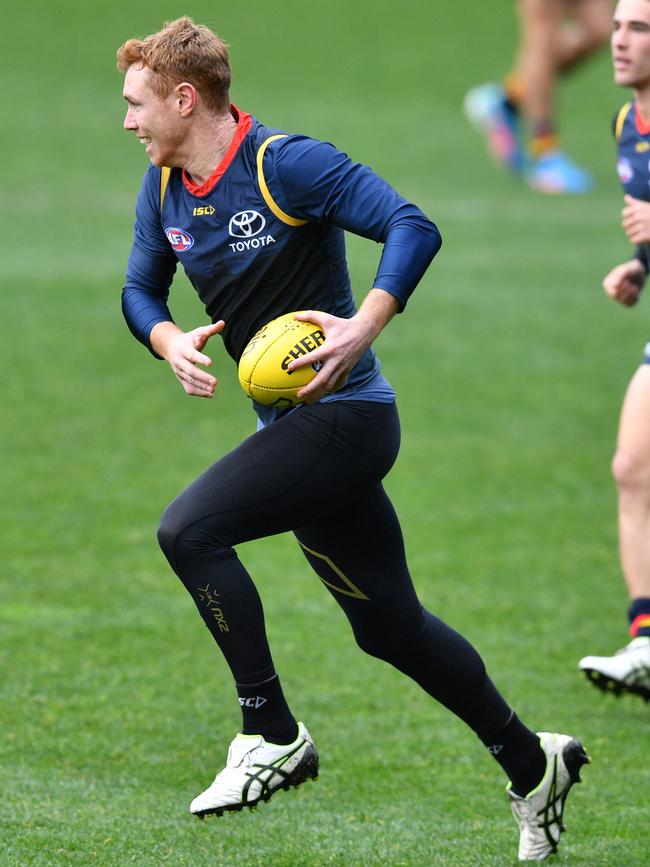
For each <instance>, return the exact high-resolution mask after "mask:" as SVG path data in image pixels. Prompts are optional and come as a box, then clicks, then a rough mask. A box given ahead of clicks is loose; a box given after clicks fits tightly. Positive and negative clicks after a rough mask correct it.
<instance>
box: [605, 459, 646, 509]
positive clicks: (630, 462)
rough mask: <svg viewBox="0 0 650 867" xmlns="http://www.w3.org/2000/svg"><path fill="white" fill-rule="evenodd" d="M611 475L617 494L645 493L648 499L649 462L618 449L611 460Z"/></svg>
mask: <svg viewBox="0 0 650 867" xmlns="http://www.w3.org/2000/svg"><path fill="white" fill-rule="evenodd" d="M612 475H613V476H614V481H615V482H616V486H617V488H618V490H619V492H621V493H623V494H625V493H630V494H632V493H645V494H646V496H647V497H648V498H650V461H648V460H647V459H645V458H641V457H639V456H638V455H634V454H632V453H631V452H629V451H625V450H623V449H618V451H617V452H616V454H615V455H614V458H613V460H612Z"/></svg>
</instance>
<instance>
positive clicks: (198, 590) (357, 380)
mask: <svg viewBox="0 0 650 867" xmlns="http://www.w3.org/2000/svg"><path fill="white" fill-rule="evenodd" d="M118 67H119V69H120V70H121V71H122V72H123V73H124V74H125V77H124V91H123V92H124V98H125V100H126V103H127V111H126V117H125V120H124V127H125V129H126V130H129V131H131V132H133V133H134V134H135V135H136V137H137V138H138V140H139V141H140V142H141V143H142V144H143V145H144V147H145V151H146V153H147V156H148V157H149V160H150V162H151V165H150V166H149V168H148V169H147V171H146V173H145V177H144V181H143V185H142V188H141V191H140V195H139V197H138V203H137V208H136V223H135V234H134V241H133V247H132V250H131V255H130V258H129V263H128V270H127V279H126V285H125V288H124V291H123V296H122V301H123V310H124V314H125V317H126V320H127V322H128V325H129V327H130V329H131V331H132V332H133V334H134V335H135V336H136V337H137V338H138V339H139V340H141V341H142V343H144V344H145V346H147V347H148V348H149V349H150V350H151V352H152V353H153V354H154V355H155V356H157V357H159V358H162V359H165V360H166V361H167V362H168V363H169V365H170V366H171V368H172V370H173V372H174V374H175V375H176V377H177V378H178V380H179V381H180V383H181V385H182V387H183V389H184V391H185V392H186V393H187V394H189V395H194V396H197V397H212V395H213V394H214V391H215V387H216V384H217V383H216V379H215V377H214V376H213V375H212V374H211V373H210V372H209V370H206V369H205V368H206V367H207V368H209V366H210V363H211V361H210V358H209V356H208V355H206V354H205V352H204V350H205V346H206V343H207V342H208V340H209V339H210V338H211V337H213V336H214V335H216V334H220V335H221V337H222V338H223V341H224V344H225V347H226V349H227V351H228V353H229V354H230V355H231V356H232V357H233V359H234V360H235V361H237V359H238V358H239V357H240V355H241V352H242V350H243V348H244V347H245V345H246V343H247V342H248V340H249V339H250V338H251V336H252V335H253V334H254V333H255V332H256V331H257V330H258V329H259V328H260V326H261V325H263V324H264V323H266V322H267V321H269V320H271V319H273V318H275V317H277V316H279V315H281V314H284V313H288V312H291V311H293V310H306V311H307V312H306V313H305V314H304V317H303V318H306V319H308V320H311V321H314V322H316V323H317V324H318V325H319V326H321V327H322V329H323V331H324V332H325V334H326V340H325V342H324V343H323V344H322V345H321V346H320V347H319V348H318V349H315V350H314V351H313V352H312V353H310V355H309V356H308V357H306V358H305V359H302V360H301V359H298V360H296V361H293V362H292V363H291V367H292V368H293V369H295V368H297V367H300V366H301V365H303V364H304V363H305V361H306V362H307V363H310V364H311V363H312V362H316V361H317V362H319V364H320V365H321V367H320V371H319V373H318V375H317V376H316V377H315V378H314V379H313V381H312V382H311V383H310V384H309V385H307V386H305V388H304V389H302V390H301V392H299V394H298V396H299V398H300V399H301V400H303V401H304V403H303V404H301V405H300V406H299V407H297V408H294V409H291V410H287V409H283V408H280V407H262V406H256V407H255V408H256V410H257V413H258V416H259V424H258V431H257V433H255V434H254V435H253V436H251V437H249V438H248V439H246V440H245V441H244V442H243V443H242V444H241V445H240V446H238V447H237V448H236V449H234V451H232V452H231V453H230V454H227V455H226V456H225V457H222V458H221V459H220V460H218V461H217V462H216V463H215V464H214V465H213V466H211V467H210V468H209V469H207V470H206V471H205V473H204V474H203V475H201V476H200V477H199V478H198V479H197V480H196V481H194V482H193V483H192V484H191V485H190V486H189V487H188V488H187V489H186V490H185V491H184V492H183V493H181V494H180V496H178V497H177V498H176V499H175V500H174V502H173V503H172V504H171V505H170V506H169V507H168V508H167V510H166V511H165V513H164V515H163V518H162V522H161V525H160V529H159V534H158V537H159V541H160V544H161V546H162V549H163V551H164V553H165V555H166V556H167V558H168V560H169V563H170V565H171V567H172V568H173V570H174V571H175V572H176V574H177V575H178V576H179V578H180V579H181V581H182V582H183V584H184V585H185V587H186V588H187V590H188V591H189V592H190V594H191V595H192V598H193V600H194V602H195V603H196V606H197V608H198V610H199V612H200V614H201V616H202V617H203V619H204V621H205V624H206V626H207V628H208V629H209V630H210V632H211V634H212V636H213V637H214V639H215V641H216V643H217V644H218V645H219V648H220V649H221V652H222V653H223V654H224V657H225V659H226V661H227V663H228V665H229V667H230V669H231V671H232V674H233V678H234V681H235V684H236V689H237V694H238V698H239V704H240V706H241V710H242V715H243V725H242V732H241V733H240V734H238V735H237V736H236V737H235V739H234V740H233V742H232V744H231V746H230V750H229V752H228V758H227V763H226V767H225V768H224V769H223V770H222V771H220V772H219V773H218V774H217V776H216V777H215V779H214V782H213V783H212V784H211V785H210V786H209V787H208V788H207V789H206V790H205V791H204V792H203V793H202V794H200V795H198V797H196V798H195V799H194V801H193V802H192V804H191V807H190V809H191V812H192V813H194V814H195V815H196V816H200V817H202V816H205V815H206V814H209V813H216V814H217V815H221V814H222V813H223V812H224V811H225V810H241V809H242V807H244V806H252V805H254V804H255V803H257V802H258V801H259V800H261V799H264V800H266V799H268V798H269V797H271V795H272V794H273V793H274V792H275V791H276V790H277V789H280V788H288V787H289V786H292V785H298V784H300V783H301V782H303V781H304V780H306V779H308V778H310V777H314V776H316V773H317V770H318V756H317V753H316V749H315V747H314V743H313V741H312V738H311V736H310V735H309V733H308V731H307V728H306V727H305V725H304V724H303V723H302V722H297V721H296V719H295V717H294V716H293V714H292V712H291V710H290V709H289V707H288V704H287V702H286V700H285V697H284V694H283V691H282V687H281V684H280V680H279V677H278V674H277V672H276V670H275V667H274V664H273V660H272V657H271V653H270V650H269V646H268V643H267V638H266V632H265V624H264V616H263V611H262V604H261V601H260V597H259V595H258V593H257V590H256V588H255V585H254V584H253V581H252V579H251V577H250V576H249V574H248V572H247V571H246V569H245V567H244V565H243V564H242V563H241V561H240V560H239V558H238V556H237V554H236V553H235V546H236V545H238V544H239V543H241V542H244V541H248V540H252V539H256V538H260V537H263V536H269V535H272V534H275V533H281V532H286V531H293V533H294V534H295V536H296V538H297V540H298V543H299V544H300V546H301V548H302V551H303V553H304V555H305V557H306V559H307V561H308V563H309V565H310V566H311V567H312V569H313V570H314V571H315V572H316V574H317V575H318V576H319V577H320V579H321V580H322V582H323V584H324V585H325V586H326V587H327V589H328V590H329V592H330V593H331V594H332V596H333V597H334V599H335V600H336V601H337V602H338V604H339V605H340V606H341V608H342V609H343V611H344V613H345V615H346V616H347V618H348V620H349V621H350V624H351V626H352V629H353V631H354V635H355V638H356V640H357V642H358V644H359V646H360V647H361V648H362V649H363V650H364V651H366V652H367V653H369V654H371V655H373V656H376V657H378V658H380V659H383V660H386V661H388V662H390V663H391V664H392V665H394V666H395V667H396V668H397V669H399V670H400V671H401V672H403V673H404V674H405V675H407V676H408V677H411V678H413V679H414V680H415V681H416V682H417V683H418V684H420V686H421V687H422V688H423V689H424V690H426V692H428V693H429V694H430V695H431V696H432V697H433V698H435V699H437V700H438V701H439V702H441V703H442V704H444V705H445V706H446V707H447V708H448V709H449V710H451V711H452V712H453V713H454V714H456V715H457V716H458V717H460V719H462V720H463V721H464V722H465V723H466V724H467V725H469V726H470V727H471V728H472V729H473V730H474V731H475V732H476V734H477V735H478V737H479V738H480V739H481V740H482V741H483V743H484V744H485V746H486V747H487V749H488V751H489V752H490V753H491V754H492V755H493V756H494V758H495V759H496V760H497V761H498V762H499V763H500V765H501V766H502V767H503V769H504V770H505V772H506V774H507V775H508V776H509V777H510V786H509V795H510V799H511V804H512V808H513V810H514V813H515V816H516V818H517V821H518V822H519V824H520V826H521V835H520V850H519V851H520V856H521V857H522V858H524V857H526V858H530V857H533V858H543V857H546V855H548V854H549V853H550V852H552V851H555V849H556V847H557V843H558V840H559V836H560V831H561V830H562V811H563V806H564V801H565V798H566V795H567V793H568V791H569V789H570V788H571V785H572V784H573V783H574V782H576V781H577V780H578V774H579V768H580V766H581V765H582V764H583V763H584V762H585V761H587V757H586V755H585V753H584V751H583V748H582V746H581V745H580V743H579V742H577V741H575V740H573V739H572V738H571V737H569V736H568V735H559V734H549V733H541V734H535V733H534V732H532V731H531V730H530V729H528V728H527V727H526V726H525V725H524V724H523V723H522V722H521V721H520V720H519V719H518V717H517V716H516V714H515V713H514V712H513V711H512V709H511V708H510V707H509V706H508V705H507V704H506V702H505V700H504V699H503V698H502V696H501V695H500V693H499V692H498V691H497V689H496V688H495V686H494V685H493V683H492V681H491V680H490V678H489V677H488V676H487V674H486V671H485V666H484V664H483V661H482V660H481V657H480V656H479V654H478V653H477V652H476V650H475V649H474V648H473V647H472V646H471V645H470V644H469V643H468V642H467V641H466V640H465V639H464V638H462V637H461V636H460V635H459V634H457V633H456V632H454V631H453V630H452V629H450V628H449V627H448V626H447V625H445V624H444V623H442V622H441V621H440V620H439V619H438V618H436V617H435V616H434V615H433V614H430V613H429V612H428V611H426V610H425V609H424V608H423V607H422V605H421V603H420V601H419V600H418V597H417V595H416V593H415V590H414V588H413V584H412V581H411V577H410V575H409V571H408V568H407V564H406V559H405V553H404V544H403V540H402V533H401V529H400V525H399V522H398V519H397V517H396V515H395V512H394V510H393V508H392V506H391V503H390V501H389V500H388V497H387V496H386V493H385V492H384V489H383V487H382V484H381V481H382V479H383V477H384V476H385V475H386V473H387V472H388V471H389V469H390V467H391V466H392V464H393V462H394V460H395V458H396V455H397V451H398V447H399V422H398V417H397V412H396V408H395V395H394V392H393V390H392V388H391V386H390V385H389V383H388V382H387V380H386V379H385V378H384V376H383V375H382V373H381V371H380V367H379V363H378V361H377V358H376V356H375V354H374V351H373V349H372V347H371V344H372V342H373V340H374V339H375V338H376V336H377V335H378V334H379V332H380V331H381V330H382V328H384V326H386V325H387V324H388V322H389V321H390V319H391V318H392V317H393V316H394V315H395V314H396V313H398V312H401V311H402V310H403V309H404V308H405V306H406V304H407V301H408V298H409V295H410V294H411V292H412V291H413V289H415V287H416V285H417V283H418V282H419V280H420V278H421V277H422V275H423V274H424V272H425V270H426V268H427V267H428V265H429V263H430V261H431V259H432V258H433V256H434V255H435V254H436V252H437V251H438V249H439V247H440V243H441V241H440V235H439V233H438V231H437V229H436V227H435V226H434V224H433V223H432V222H431V221H430V220H429V219H427V217H425V216H424V214H423V213H422V212H421V211H420V210H419V209H418V208H417V207H416V206H415V205H413V204H411V203H410V202H408V201H406V200H405V199H404V198H402V197H401V196H399V195H398V194H397V193H396V192H395V191H394V190H393V189H392V188H391V187H390V186H389V185H388V184H387V183H386V182H385V181H384V180H382V179H381V178H379V177H378V176H377V175H376V174H374V173H373V172H372V171H371V170H370V169H369V168H367V167H366V166H364V165H361V164H359V163H355V162H353V161H352V160H351V159H350V158H349V157H348V156H346V155H345V154H344V153H341V152H340V151H339V150H337V149H336V148H335V147H333V146H332V145H330V144H325V143H323V142H320V141H316V140H314V139H311V138H308V137H306V136H304V135H294V134H287V133H285V132H282V131H280V130H277V129H272V128H270V127H268V126H266V125H264V124H262V123H261V122H260V121H258V120H257V119H255V118H254V117H251V116H250V115H249V114H247V113H246V112H244V111H241V110H240V109H239V108H237V107H235V106H234V105H232V104H231V103H230V99H229V85H230V66H229V60H228V53H227V50H226V46H225V45H224V43H223V42H222V41H221V40H220V39H219V38H218V37H217V36H216V35H215V34H214V33H212V31H210V30H208V29H207V28H205V27H198V26H196V25H195V24H194V23H193V22H192V20H191V19H189V18H181V19H178V20H177V21H174V22H172V23H170V24H168V25H166V26H165V27H164V29H163V30H162V31H160V32H159V33H155V34H153V35H151V36H148V37H147V38H146V39H144V40H140V39H132V40H129V41H128V42H126V43H125V44H124V45H123V46H122V47H121V48H120V49H119V52H118ZM344 230H348V231H351V232H355V233H356V234H358V235H363V236H364V237H366V238H371V239H373V240H375V241H378V242H380V243H382V244H383V251H382V254H381V258H380V262H379V268H378V271H377V275H376V277H375V280H374V284H373V286H372V288H371V289H370V291H369V292H368V294H367V295H366V296H365V298H364V300H363V302H362V303H361V305H360V306H359V309H358V310H356V309H355V305H354V301H353V297H352V292H351V287H350V280H349V276H348V271H347V266H346V256H345V247H344ZM254 241H257V242H258V243H253V242H254ZM245 242H250V243H245ZM178 262H180V263H181V264H182V266H183V268H184V269H185V271H186V273H187V275H188V277H189V279H190V281H191V283H192V285H193V286H194V288H195V289H196V291H197V293H198V294H199V296H200V297H201V299H202V301H203V302H204V304H205V308H206V311H207V313H208V315H209V317H210V319H211V320H212V324H210V325H204V326H199V327H198V328H195V329H193V330H190V331H188V332H184V331H183V330H181V329H180V328H179V327H178V326H177V325H176V324H175V323H174V322H173V319H172V316H171V313H170V311H169V309H168V306H167V299H168V294H169V288H170V285H171V282H172V278H173V275H174V271H175V269H176V266H177V263H178ZM315 491H316V492H318V497H317V498H315V497H314V492H315Z"/></svg>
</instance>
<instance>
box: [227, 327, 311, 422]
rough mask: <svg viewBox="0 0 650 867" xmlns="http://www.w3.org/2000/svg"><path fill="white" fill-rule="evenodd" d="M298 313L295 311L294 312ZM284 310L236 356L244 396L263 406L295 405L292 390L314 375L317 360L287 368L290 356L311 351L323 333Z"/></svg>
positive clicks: (309, 380)
mask: <svg viewBox="0 0 650 867" xmlns="http://www.w3.org/2000/svg"><path fill="white" fill-rule="evenodd" d="M296 312H299V311H296ZM295 315H296V313H295V312H294V313H285V314H284V316H279V317H278V318H277V319H273V320H272V321H271V322H268V323H267V324H266V325H264V327H263V328H260V330H259V331H258V332H257V334H255V335H253V337H251V339H250V340H249V342H248V343H247V345H246V348H245V349H244V351H243V352H242V356H241V358H240V359H239V366H238V370H237V372H238V374H239V383H240V385H241V387H242V388H243V389H244V391H245V392H246V394H247V395H248V397H250V398H252V400H255V401H257V403H262V404H264V405H265V406H296V405H297V404H299V403H300V401H299V400H298V399H297V398H296V392H297V391H299V390H300V389H301V388H302V387H303V386H305V385H307V383H308V382H311V380H312V379H313V378H314V377H315V376H316V374H317V373H318V370H319V367H320V366H319V365H318V363H316V364H313V365H312V364H307V365H305V367H301V368H299V369H298V370H288V366H289V363H290V362H291V361H293V360H294V358H301V357H302V356H303V355H307V353H309V352H313V351H314V349H316V348H317V347H318V346H321V344H322V343H324V342H325V333H324V331H323V329H322V328H321V327H320V325H316V324H315V323H314V322H300V321H299V320H298V319H294V317H295Z"/></svg>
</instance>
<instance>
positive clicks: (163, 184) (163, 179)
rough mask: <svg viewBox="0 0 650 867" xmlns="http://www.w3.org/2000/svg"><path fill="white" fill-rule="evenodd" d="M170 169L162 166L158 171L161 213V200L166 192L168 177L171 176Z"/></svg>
mask: <svg viewBox="0 0 650 867" xmlns="http://www.w3.org/2000/svg"><path fill="white" fill-rule="evenodd" d="M171 171H172V170H171V169H170V168H169V166H163V167H162V168H161V169H160V210H161V211H162V206H163V199H164V198H165V192H166V191H167V184H168V183H169V176H170V174H171Z"/></svg>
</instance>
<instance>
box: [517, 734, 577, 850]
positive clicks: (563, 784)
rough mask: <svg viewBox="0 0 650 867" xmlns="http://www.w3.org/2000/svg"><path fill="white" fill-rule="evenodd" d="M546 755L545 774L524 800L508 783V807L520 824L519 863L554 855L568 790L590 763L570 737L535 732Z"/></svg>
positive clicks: (560, 831)
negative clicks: (582, 768) (583, 766)
mask: <svg viewBox="0 0 650 867" xmlns="http://www.w3.org/2000/svg"><path fill="white" fill-rule="evenodd" d="M537 734H538V736H539V742H540V745H541V747H542V749H543V750H544V752H545V753H546V773H545V774H544V776H543V778H542V781H541V783H540V784H539V785H538V786H537V788H536V789H533V791H532V792H529V793H528V794H527V795H526V797H525V798H522V797H521V796H520V795H515V793H514V792H513V791H512V790H511V784H510V783H508V787H507V791H508V795H509V797H510V806H511V807H512V812H513V814H514V817H515V819H516V821H517V824H518V825H519V830H520V836H519V860H520V861H543V860H544V859H545V858H548V856H549V855H551V854H552V853H553V852H557V846H558V843H559V841H560V834H561V833H562V831H564V825H563V824H562V816H563V813H564V802H565V801H566V798H567V795H568V794H569V789H570V788H571V786H572V785H573V784H574V783H579V782H580V768H581V767H582V765H584V764H585V763H587V762H589V761H590V759H589V756H588V755H587V754H586V752H585V751H584V748H583V746H582V744H581V743H580V742H579V741H576V740H574V739H573V738H572V737H570V736H569V735H558V734H552V733H550V732H537Z"/></svg>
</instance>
